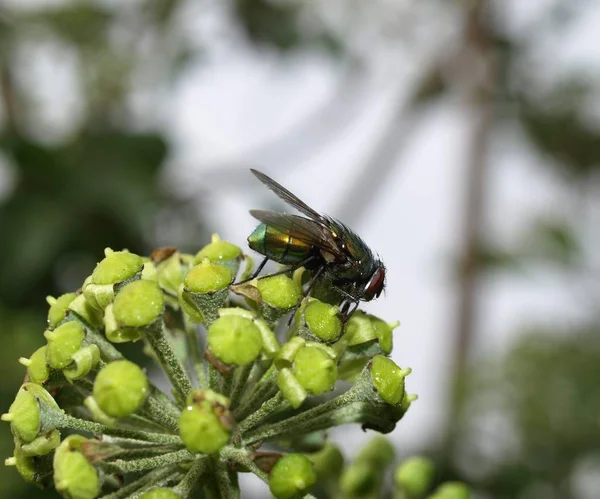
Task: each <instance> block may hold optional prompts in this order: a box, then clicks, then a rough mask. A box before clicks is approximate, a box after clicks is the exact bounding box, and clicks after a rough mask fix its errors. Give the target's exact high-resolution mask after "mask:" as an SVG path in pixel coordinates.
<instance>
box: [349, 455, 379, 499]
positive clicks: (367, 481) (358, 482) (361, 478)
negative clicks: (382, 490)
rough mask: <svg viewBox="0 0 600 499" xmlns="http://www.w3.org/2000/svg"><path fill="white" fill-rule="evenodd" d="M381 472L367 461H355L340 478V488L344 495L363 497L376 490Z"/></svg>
mask: <svg viewBox="0 0 600 499" xmlns="http://www.w3.org/2000/svg"><path fill="white" fill-rule="evenodd" d="M380 478H381V473H379V470H378V469H377V468H376V467H375V466H374V465H373V464H372V463H370V462H369V461H356V462H354V463H352V464H351V465H350V466H348V467H347V468H346V469H345V470H344V471H343V472H342V476H341V478H340V489H341V490H342V492H344V496H346V497H365V496H367V495H369V494H373V493H375V492H376V491H377V487H378V485H379V480H380Z"/></svg>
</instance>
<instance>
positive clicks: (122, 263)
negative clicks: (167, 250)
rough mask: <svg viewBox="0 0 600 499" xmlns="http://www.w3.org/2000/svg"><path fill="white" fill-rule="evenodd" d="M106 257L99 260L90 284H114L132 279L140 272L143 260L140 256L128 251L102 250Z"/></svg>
mask: <svg viewBox="0 0 600 499" xmlns="http://www.w3.org/2000/svg"><path fill="white" fill-rule="evenodd" d="M104 254H105V255H106V257H105V258H104V259H103V260H101V261H100V262H99V263H98V264H97V265H96V268H95V269H94V272H92V283H94V284H115V283H118V282H122V281H125V280H127V279H130V278H132V277H133V276H134V275H135V274H137V273H138V272H141V270H142V267H143V265H144V260H143V259H142V257H141V256H138V255H135V254H134V253H129V251H113V250H111V249H110V248H106V249H105V250H104Z"/></svg>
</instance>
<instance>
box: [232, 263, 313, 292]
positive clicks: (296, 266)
mask: <svg viewBox="0 0 600 499" xmlns="http://www.w3.org/2000/svg"><path fill="white" fill-rule="evenodd" d="M314 259H315V257H314V256H309V257H308V258H305V259H304V260H302V261H301V262H298V263H297V264H295V265H291V266H290V267H287V268H285V269H283V270H278V271H277V272H273V273H272V274H267V275H264V276H262V277H261V279H265V278H266V277H275V276H276V275H281V274H287V273H288V272H293V271H294V270H296V269H299V268H300V267H304V266H305V265H306V264H307V263H310V262H311V261H312V260H314ZM268 261H269V257H265V258H264V259H263V261H262V262H260V265H259V266H258V267H257V268H256V270H255V271H254V272H253V273H252V275H251V276H250V277H249V278H248V279H244V280H243V281H240V282H236V283H235V286H238V285H239V284H245V283H247V282H249V281H251V280H252V279H256V277H257V276H258V274H260V271H261V270H262V269H263V268H264V266H265V265H266V264H267V262H268Z"/></svg>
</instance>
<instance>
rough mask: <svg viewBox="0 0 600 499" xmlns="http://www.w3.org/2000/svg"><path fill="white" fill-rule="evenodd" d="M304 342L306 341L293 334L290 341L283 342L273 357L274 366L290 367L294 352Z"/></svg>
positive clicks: (302, 345) (301, 346) (294, 355)
mask: <svg viewBox="0 0 600 499" xmlns="http://www.w3.org/2000/svg"><path fill="white" fill-rule="evenodd" d="M305 344H306V341H304V339H302V338H300V337H298V336H294V337H293V338H292V339H290V341H288V342H287V343H284V344H283V346H282V347H281V349H280V350H279V352H277V355H276V357H275V367H277V369H283V368H284V367H291V366H292V363H293V362H294V358H295V357H296V354H297V353H298V352H299V351H300V349H301V348H303V347H304V345H305Z"/></svg>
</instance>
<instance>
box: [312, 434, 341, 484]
mask: <svg viewBox="0 0 600 499" xmlns="http://www.w3.org/2000/svg"><path fill="white" fill-rule="evenodd" d="M307 457H308V458H309V459H310V460H311V462H312V463H313V466H314V469H315V472H316V473H317V476H318V477H319V478H323V477H332V478H337V477H339V476H340V474H341V473H342V471H343V469H344V455H343V454H342V453H341V451H340V448H339V447H338V446H337V445H334V444H332V443H331V442H327V443H326V444H325V446H324V447H323V448H322V449H321V450H320V451H318V452H314V453H312V454H310V455H309V456H307Z"/></svg>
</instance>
